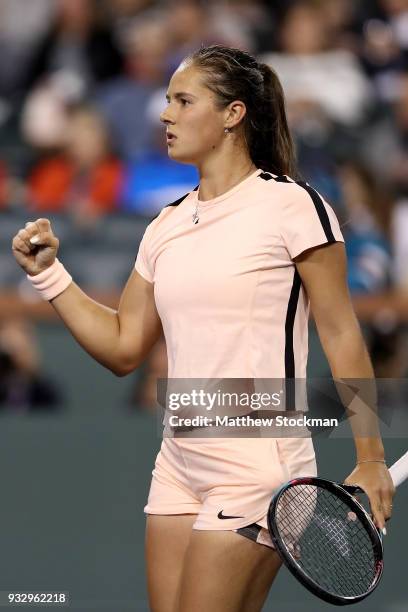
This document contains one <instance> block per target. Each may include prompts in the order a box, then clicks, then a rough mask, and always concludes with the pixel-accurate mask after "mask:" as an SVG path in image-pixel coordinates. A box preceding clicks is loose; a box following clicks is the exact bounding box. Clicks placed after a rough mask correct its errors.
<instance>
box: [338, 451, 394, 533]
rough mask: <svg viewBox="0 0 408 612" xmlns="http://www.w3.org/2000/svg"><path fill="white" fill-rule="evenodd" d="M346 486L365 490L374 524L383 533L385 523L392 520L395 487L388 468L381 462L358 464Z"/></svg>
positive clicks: (345, 482) (346, 481)
mask: <svg viewBox="0 0 408 612" xmlns="http://www.w3.org/2000/svg"><path fill="white" fill-rule="evenodd" d="M344 484H347V485H355V486H358V487H360V488H361V489H363V491H364V492H365V493H366V494H367V497H368V499H369V500H370V506H371V512H372V515H373V519H374V523H375V524H376V525H377V527H378V528H379V529H381V530H382V531H383V530H384V529H385V521H387V520H388V519H389V518H391V514H392V500H393V497H394V494H395V487H394V484H393V482H392V479H391V476H390V473H389V471H388V469H387V466H386V465H385V464H384V463H380V462H378V463H377V462H375V463H374V462H369V463H360V464H357V465H356V467H355V468H354V470H353V471H352V472H351V474H350V475H349V476H348V477H347V478H346V480H345V481H344Z"/></svg>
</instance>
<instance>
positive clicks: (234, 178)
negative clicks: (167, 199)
mask: <svg viewBox="0 0 408 612" xmlns="http://www.w3.org/2000/svg"><path fill="white" fill-rule="evenodd" d="M256 169H257V167H256V165H255V164H254V163H253V161H252V160H251V159H250V158H249V157H246V158H243V159H240V160H235V161H234V162H231V161H228V163H224V164H222V163H221V164H220V163H218V164H217V165H214V164H211V165H210V164H207V165H206V166H205V167H201V168H199V169H198V170H199V173H200V187H199V191H198V199H199V200H201V201H205V200H213V199H214V198H218V196H220V195H222V194H223V193H226V192H227V191H229V190H230V189H233V187H235V185H238V183H240V182H241V181H244V180H245V179H246V178H248V176H250V175H251V174H252V173H253V172H255V170H256Z"/></svg>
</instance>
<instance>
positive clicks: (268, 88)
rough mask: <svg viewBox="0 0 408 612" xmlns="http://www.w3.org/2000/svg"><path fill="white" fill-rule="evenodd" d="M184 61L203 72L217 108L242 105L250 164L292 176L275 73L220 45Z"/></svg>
mask: <svg viewBox="0 0 408 612" xmlns="http://www.w3.org/2000/svg"><path fill="white" fill-rule="evenodd" d="M185 61H186V62H187V63H189V64H191V65H193V66H195V67H197V68H198V69H200V70H202V71H203V72H204V73H206V82H205V84H206V86H207V87H208V88H209V89H210V90H211V91H212V92H213V93H214V94H215V95H216V97H217V102H216V103H217V105H218V107H220V108H224V107H225V106H227V105H228V104H230V103H231V102H233V101H234V100H241V101H242V102H244V104H245V106H246V109H247V112H246V115H245V117H244V119H243V134H244V139H245V142H246V144H247V148H248V153H249V156H250V158H251V159H252V161H253V163H254V164H255V165H256V166H257V167H258V168H262V169H263V170H265V171H267V172H272V173H273V174H278V175H282V174H287V175H290V176H294V175H295V174H296V162H295V153H294V146H293V141H292V137H291V135H290V131H289V127H288V122H287V118H286V112H285V100H284V95H283V89H282V85H281V83H280V81H279V78H278V76H277V74H276V73H275V71H274V70H272V68H270V67H269V66H268V65H267V64H261V63H258V62H257V61H256V59H255V58H254V57H252V56H251V55H249V53H246V52H245V51H241V50H240V49H234V48H231V47H223V46H221V45H211V46H208V47H202V48H200V49H199V50H198V51H195V52H194V53H192V54H191V55H189V56H188V57H186V58H185Z"/></svg>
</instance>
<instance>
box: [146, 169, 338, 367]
mask: <svg viewBox="0 0 408 612" xmlns="http://www.w3.org/2000/svg"><path fill="white" fill-rule="evenodd" d="M197 199H198V198H197V190H194V191H192V192H190V193H188V194H187V195H185V196H183V197H182V198H180V199H179V200H177V201H176V202H174V203H172V204H170V205H168V206H165V207H164V208H163V209H162V211H161V212H160V214H159V215H158V216H157V217H156V218H155V219H154V220H153V221H152V222H151V223H150V224H149V225H148V227H147V228H146V231H145V234H144V236H143V239H142V241H141V244H140V247H139V252H138V256H137V259H136V263H135V268H136V270H137V271H138V272H139V274H140V275H141V276H143V277H144V278H145V279H146V280H147V281H149V282H151V283H154V296H155V301H156V307H157V311H158V313H159V316H160V318H161V321H162V325H163V331H164V335H165V339H166V344H167V355H168V377H169V378H219V377H227V378H279V377H284V378H294V377H296V378H305V377H306V363H307V354H308V315H309V300H308V297H307V294H306V291H305V289H304V287H303V285H302V282H301V278H300V276H299V273H298V272H297V269H296V266H295V264H294V262H293V258H295V257H296V256H297V255H299V254H300V253H302V252H303V251H305V250H306V249H309V248H311V247H315V246H318V245H322V244H325V243H332V242H339V241H341V242H344V238H343V236H342V233H341V230H340V227H339V223H338V220H337V217H336V215H335V213H334V212H333V209H332V208H331V207H330V206H329V204H327V202H325V201H324V200H323V198H322V197H321V196H320V195H319V194H318V193H317V192H316V191H315V190H314V189H312V187H310V186H309V185H308V184H307V183H303V182H295V181H293V180H292V179H290V178H289V177H287V176H276V175H273V174H270V173H268V172H264V171H263V170H260V169H258V170H256V172H254V173H253V174H252V175H250V176H249V177H248V178H247V179H245V180H244V181H242V182H241V183H239V184H238V185H236V186H235V187H233V188H232V189H230V190H229V191H227V192H226V193H223V194H222V195H220V196H218V197H217V198H214V199H212V200H206V201H204V202H202V201H198V213H199V222H198V223H197V224H194V223H193V220H192V216H193V213H194V211H195V209H196V205H197Z"/></svg>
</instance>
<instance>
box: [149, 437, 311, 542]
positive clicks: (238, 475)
mask: <svg viewBox="0 0 408 612" xmlns="http://www.w3.org/2000/svg"><path fill="white" fill-rule="evenodd" d="M152 473H153V478H152V482H151V487H150V492H149V498H148V502H147V505H146V506H145V508H144V511H145V513H146V514H197V520H196V521H195V523H194V525H193V529H203V530H232V531H238V530H240V529H241V528H243V527H248V526H251V527H253V526H254V524H256V525H257V526H258V527H257V526H255V527H254V528H253V529H252V533H254V529H255V537H252V539H255V540H256V541H257V542H259V543H262V544H265V545H267V546H273V545H272V541H271V539H270V537H269V532H268V529H267V519H266V516H267V512H268V507H269V504H270V501H271V498H272V495H273V493H274V491H275V490H276V489H277V488H278V487H279V486H280V485H281V484H282V483H284V482H286V481H287V480H290V479H291V478H295V477H296V476H315V475H316V461H315V452H314V448H313V442H312V440H311V439H310V438H218V439H215V438H189V439H185V438H184V439H180V438H164V440H163V442H162V445H161V449H160V452H159V453H158V455H157V458H156V462H155V467H154V470H153V472H152Z"/></svg>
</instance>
